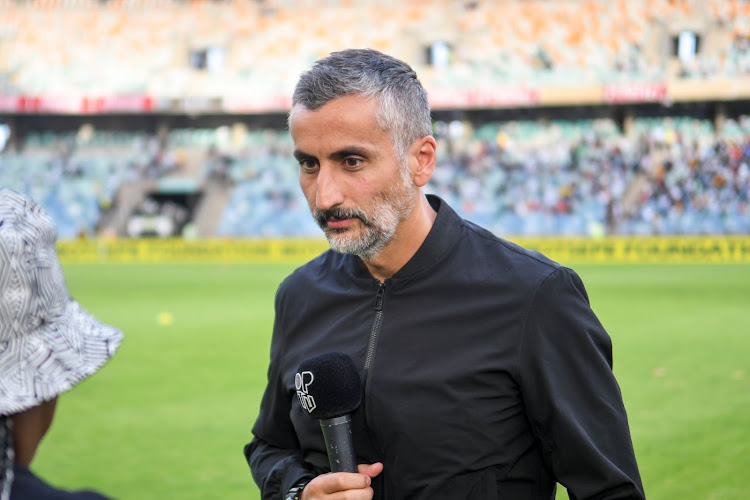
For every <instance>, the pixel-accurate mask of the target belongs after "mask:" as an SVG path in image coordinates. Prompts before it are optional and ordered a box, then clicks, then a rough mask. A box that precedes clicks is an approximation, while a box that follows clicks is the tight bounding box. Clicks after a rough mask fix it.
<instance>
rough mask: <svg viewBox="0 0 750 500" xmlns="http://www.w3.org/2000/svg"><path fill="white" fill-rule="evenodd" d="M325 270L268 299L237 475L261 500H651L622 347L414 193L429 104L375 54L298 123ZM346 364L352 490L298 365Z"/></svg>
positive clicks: (431, 147) (511, 251)
mask: <svg viewBox="0 0 750 500" xmlns="http://www.w3.org/2000/svg"><path fill="white" fill-rule="evenodd" d="M289 130H290V132H291V135H292V138H293V140H294V145H295V151H294V156H295V158H296V159H297V161H298V163H299V176H300V186H301V187H302V191H303V193H304V195H305V196H306V198H307V201H308V204H309V206H310V210H311V212H312V214H313V217H314V218H315V220H316V221H317V222H318V224H319V225H320V227H321V229H322V230H323V232H324V233H325V235H326V237H327V239H328V241H329V243H330V246H331V250H330V251H327V252H325V253H324V254H322V255H321V256H319V257H317V258H316V259H314V260H312V261H311V262H309V263H307V264H306V265H304V266H302V267H301V268H299V269H297V270H296V271H295V272H294V273H292V274H291V275H290V276H289V277H288V278H287V279H286V280H285V281H284V282H283V283H282V284H281V285H280V287H279V289H278V292H277V294H276V303H275V309H276V318H275V323H274V332H273V339H272V345H271V359H270V365H269V370H268V386H267V387H266V391H265V394H264V396H263V400H262V402H261V408H260V413H259V415H258V418H257V420H256V422H255V425H254V426H253V439H252V441H251V442H250V443H249V444H248V445H247V446H246V447H245V456H246V458H247V460H248V463H249V464H250V468H251V471H252V473H253V476H254V478H255V480H256V482H257V483H258V485H259V486H260V488H261V491H262V495H263V499H264V500H270V499H302V500H314V499H331V500H334V499H343V498H347V499H371V498H377V499H381V500H385V499H388V500H391V499H417V500H419V499H430V500H435V499H444V500H461V499H477V500H479V499H481V500H488V499H494V498H512V499H514V500H518V499H521V500H524V499H530V500H531V499H534V500H536V499H545V500H552V499H554V497H555V486H556V483H557V482H560V483H562V484H564V485H565V486H566V487H567V488H568V491H569V492H570V494H571V498H597V499H643V498H644V495H643V486H642V484H641V480H640V475H639V472H638V466H637V464H636V460H635V455H634V452H633V446H632V443H631V439H630V431H629V428H628V422H627V416H626V413H625V408H624V405H623V402H622V398H621V395H620V390H619V387H618V385H617V382H616V380H615V378H614V376H613V374H612V369H611V367H612V350H611V342H610V339H609V336H608V335H607V333H606V331H605V330H604V328H603V327H602V325H601V324H600V323H599V321H598V319H597V318H596V316H595V315H594V313H593V312H592V310H591V308H590V307H589V303H588V297H587V295H586V291H585V288H584V286H583V283H582V282H581V280H580V278H579V277H578V276H577V274H576V273H575V272H573V271H572V270H570V269H567V268H565V267H562V266H560V265H559V264H557V263H555V262H553V261H551V260H549V259H547V258H546V257H544V256H543V255H540V254H539V253H536V252H532V251H529V250H526V249H524V248H521V247H519V246H517V245H515V244H513V243H510V242H508V241H506V240H503V239H501V238H498V237H496V236H495V235H493V234H491V233H490V232H488V231H486V230H484V229H482V228H481V227H478V226H476V225H475V224H472V223H471V222H468V221H465V220H463V219H461V218H460V217H459V216H458V215H457V214H456V213H455V212H454V211H453V210H452V209H451V208H450V207H449V206H448V205H447V204H446V203H445V202H444V201H443V200H441V199H439V198H437V197H435V196H431V195H425V194H424V193H423V191H422V188H423V187H424V186H425V185H426V183H427V182H428V181H429V179H430V177H431V175H432V172H433V169H434V168H435V156H436V143H435V140H434V139H433V137H432V136H431V135H430V132H431V122H430V109H429V105H428V101H427V96H426V93H425V91H424V89H423V88H422V85H421V84H420V82H419V80H418V79H417V75H416V74H415V72H414V71H413V70H412V69H411V68H410V67H409V66H408V65H407V64H405V63H403V62H402V61H399V60H397V59H394V58H392V57H390V56H387V55H384V54H381V53H379V52H376V51H374V50H346V51H343V52H336V53H333V54H331V55H330V56H328V57H326V58H325V59H322V60H320V61H318V62H317V63H316V64H315V65H314V66H313V68H312V69H311V70H310V71H308V72H306V73H304V74H303V75H302V76H301V78H300V81H299V83H298V85H297V88H296V90H295V92H294V97H293V100H292V110H291V112H290V114H289ZM327 352H342V353H345V354H347V355H349V356H350V357H351V358H352V360H353V361H354V363H355V365H356V366H358V367H359V369H360V370H361V375H362V395H361V399H362V404H361V405H360V406H359V408H358V409H356V410H355V411H354V412H353V413H352V415H351V417H352V429H353V430H352V435H353V441H354V445H355V451H356V455H357V457H356V458H357V462H358V463H359V464H360V465H359V472H358V473H351V472H336V473H331V472H330V469H329V466H328V465H329V463H328V459H327V456H326V446H325V443H324V439H323V436H322V433H321V430H320V427H319V425H318V424H317V422H315V421H314V420H313V419H311V418H310V417H309V416H308V415H307V409H306V408H304V407H303V405H300V404H299V403H298V402H296V398H297V396H296V388H295V373H296V371H297V367H298V366H299V365H300V363H302V362H303V361H305V360H306V359H308V358H310V357H312V356H316V355H320V354H323V353H327Z"/></svg>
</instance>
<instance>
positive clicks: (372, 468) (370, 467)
mask: <svg viewBox="0 0 750 500" xmlns="http://www.w3.org/2000/svg"><path fill="white" fill-rule="evenodd" d="M357 469H358V471H359V473H360V474H364V475H366V476H368V477H371V478H372V477H375V476H377V475H378V474H380V473H381V472H383V464H382V463H380V462H376V463H374V464H359V465H358V466H357Z"/></svg>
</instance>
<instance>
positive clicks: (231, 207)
mask: <svg viewBox="0 0 750 500" xmlns="http://www.w3.org/2000/svg"><path fill="white" fill-rule="evenodd" d="M227 135H228V133H227V127H220V128H219V129H178V130H174V131H172V132H171V133H170V134H168V136H166V137H165V138H163V139H157V138H155V137H143V136H141V135H138V134H134V133H126V132H121V133H108V134H107V133H104V134H98V133H91V134H81V133H79V134H76V135H66V134H61V135H58V136H54V134H52V133H50V132H47V133H42V134H30V135H29V136H28V137H27V139H26V141H25V145H24V147H23V148H22V149H21V150H20V151H6V152H4V153H2V154H0V184H2V185H4V186H8V187H11V188H16V189H20V190H22V191H24V192H27V193H29V194H30V195H32V196H33V197H35V198H36V199H38V200H39V201H40V202H41V203H42V204H43V205H45V206H46V207H47V208H48V209H49V210H50V212H51V213H52V215H53V217H55V218H56V220H57V222H58V226H59V228H60V233H61V237H68V238H69V237H74V236H76V235H79V234H89V235H94V234H96V232H97V228H98V222H99V219H100V218H101V216H102V214H103V213H104V212H106V210H107V209H108V208H109V206H110V205H111V203H112V200H113V199H114V197H115V194H116V192H117V189H118V188H119V187H121V186H122V185H123V184H124V183H127V182H131V181H133V180H136V179H143V178H149V177H151V176H156V177H157V178H165V176H166V177H169V176H177V175H185V174H186V170H185V169H183V168H181V167H182V165H181V163H180V161H181V159H184V157H186V151H187V150H188V149H189V148H190V147H193V148H196V149H198V150H200V151H201V155H200V156H199V157H198V158H199V167H200V168H198V169H195V170H194V173H192V174H190V175H192V176H193V177H194V184H195V185H196V186H200V185H204V184H205V183H206V182H208V181H217V182H222V183H225V184H226V185H227V186H230V187H231V191H230V194H229V200H228V203H227V205H226V208H225V210H224V212H223V214H222V215H221V220H220V221H219V224H218V234H217V235H218V236H233V237H276V236H300V237H307V236H320V234H321V233H320V230H319V229H318V228H317V226H316V225H315V223H314V222H313V220H312V218H311V217H310V214H309V211H308V208H307V205H306V202H305V200H304V198H303V197H302V194H301V192H300V189H299V186H298V169H297V166H296V164H295V162H294V160H293V158H292V154H291V153H292V143H291V139H290V138H289V135H288V133H287V132H286V131H283V130H270V129H268V130H260V131H254V132H249V133H247V134H246V136H245V138H244V141H243V144H242V145H241V147H237V145H236V144H234V146H233V145H232V142H231V141H229V140H228V139H227ZM435 136H436V138H437V140H438V151H439V155H438V165H437V168H436V170H435V174H434V176H433V179H432V180H431V181H430V183H429V184H428V186H427V187H426V191H427V192H432V193H435V194H438V195H440V196H441V197H443V198H444V199H446V200H447V201H448V202H449V203H450V204H451V205H452V206H454V207H455V208H456V209H457V210H458V211H459V212H460V213H461V215H463V216H464V217H466V218H467V219H469V220H473V221H475V222H477V223H480V224H482V225H484V226H486V227H488V228H489V229H491V230H492V231H494V232H496V233H497V234H502V235H519V236H544V235H568V236H570V235H581V236H584V235H589V236H590V235H594V236H596V235H603V234H626V235H630V234H632V235H652V234H726V233H748V232H750V210H748V204H749V200H748V198H749V197H750V116H742V117H740V118H738V119H736V120H735V119H727V120H725V121H724V122H723V123H720V124H719V128H718V129H717V128H716V127H715V126H714V124H713V123H712V122H711V121H708V120H700V119H695V118H689V117H672V118H635V119H634V120H633V121H632V123H631V125H630V126H629V127H628V131H627V132H623V131H622V130H621V129H620V127H618V126H617V125H616V124H615V122H614V121H612V120H609V119H598V120H578V121H551V122H540V121H511V122H493V123H486V124H483V125H481V126H478V127H472V126H471V125H470V124H468V123H465V122H451V123H445V122H436V123H435ZM180 223H181V224H184V223H185V221H184V220H182V221H180Z"/></svg>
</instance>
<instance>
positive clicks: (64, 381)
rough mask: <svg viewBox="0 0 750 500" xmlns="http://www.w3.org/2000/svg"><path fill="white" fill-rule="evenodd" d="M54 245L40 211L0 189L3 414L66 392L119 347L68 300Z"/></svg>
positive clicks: (112, 332)
mask: <svg viewBox="0 0 750 500" xmlns="http://www.w3.org/2000/svg"><path fill="white" fill-rule="evenodd" d="M56 238H57V236H56V231H55V226H54V223H53V221H52V219H51V218H50V217H49V216H48V215H47V214H46V213H45V212H44V210H42V208H41V207H39V206H38V205H37V204H35V203H34V202H33V201H31V200H30V199H28V198H26V197H25V196H23V195H21V194H19V193H17V192H15V191H12V190H10V189H7V188H0V415H12V414H14V413H18V412H20V411H23V410H26V409H28V408H31V407H33V406H36V405H38V404H40V403H42V402H43V401H47V400H49V399H52V398H53V397H55V396H57V395H59V394H61V393H63V392H65V391H67V390H69V389H70V388H72V387H73V386H74V385H75V384H76V383H78V382H79V381H81V380H82V379H84V378H86V377H87V376H89V375H91V374H93V373H94V372H95V371H97V370H98V369H99V368H100V367H101V366H102V365H103V364H104V363H105V362H106V361H107V360H108V359H109V358H110V357H111V356H112V355H113V354H114V353H115V351H116V350H117V348H118V347H119V345H120V342H121V341H122V332H120V331H119V330H118V329H116V328H113V327H111V326H108V325H105V324H103V323H101V322H99V321H98V320H97V319H96V318H94V317H93V316H92V315H90V314H89V313H87V312H86V311H84V310H83V308H82V307H81V306H80V305H79V304H78V303H77V302H75V301H74V300H72V299H71V298H70V295H69V293H68V288H67V285H66V284H65V277H64V275H63V271H62V268H61V267H60V262H59V261H58V258H57V252H56V250H55V240H56Z"/></svg>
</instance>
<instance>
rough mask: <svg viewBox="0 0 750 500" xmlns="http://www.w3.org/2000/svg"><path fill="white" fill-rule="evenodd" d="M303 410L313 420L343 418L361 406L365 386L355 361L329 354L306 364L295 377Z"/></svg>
mask: <svg viewBox="0 0 750 500" xmlns="http://www.w3.org/2000/svg"><path fill="white" fill-rule="evenodd" d="M294 385H295V387H296V388H297V396H298V397H299V400H300V403H301V404H302V407H303V408H304V409H305V410H307V412H308V413H309V414H310V416H311V417H312V418H315V419H318V420H323V419H328V418H335V417H340V416H342V415H346V414H347V413H351V412H353V411H354V410H356V409H357V408H358V407H359V403H360V399H361V397H362V383H361V381H360V378H359V372H358V371H357V367H356V366H355V365H354V361H352V358H350V357H349V356H347V355H346V354H344V353H341V352H328V353H325V354H321V355H319V356H314V357H312V358H308V359H306V360H305V361H303V362H302V363H301V364H300V365H299V368H298V369H297V374H296V375H295V377H294Z"/></svg>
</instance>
